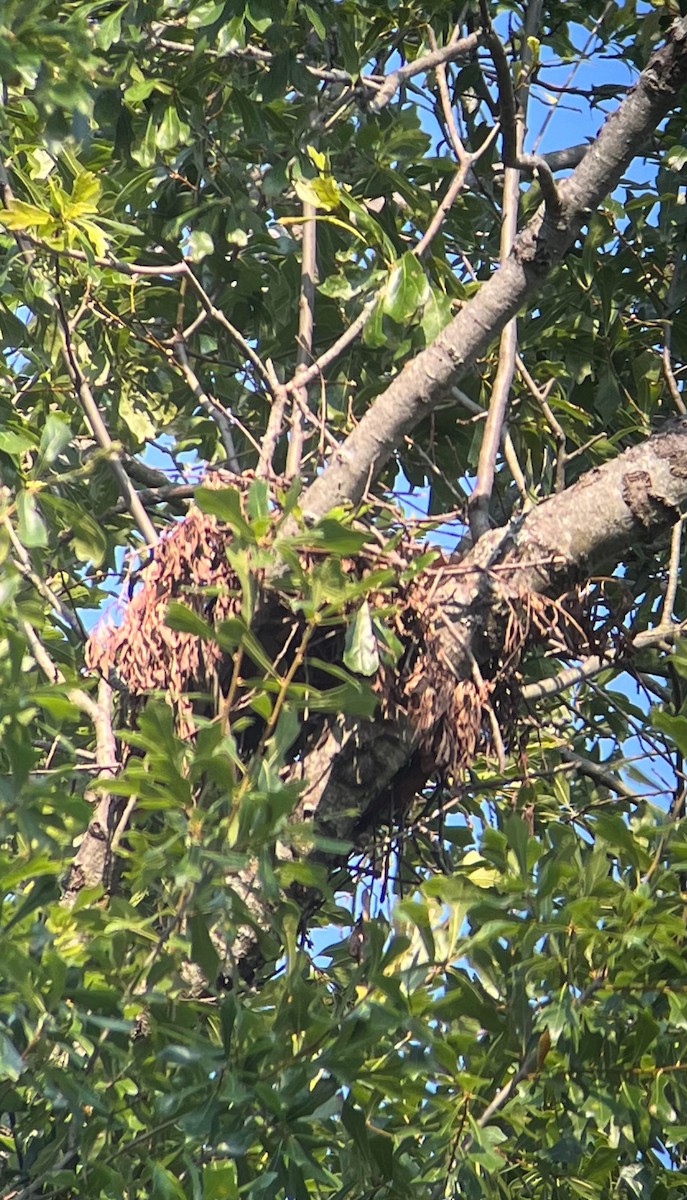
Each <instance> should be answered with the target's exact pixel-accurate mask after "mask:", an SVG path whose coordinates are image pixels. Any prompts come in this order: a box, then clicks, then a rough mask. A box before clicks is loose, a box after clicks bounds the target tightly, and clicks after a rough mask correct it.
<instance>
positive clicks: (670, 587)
mask: <svg viewBox="0 0 687 1200" xmlns="http://www.w3.org/2000/svg"><path fill="white" fill-rule="evenodd" d="M681 543H682V517H681V518H680V520H679V521H676V522H675V524H674V525H673V532H672V534H671V538H670V562H669V565H668V582H667V585H666V594H665V599H664V601H663V611H662V613H661V624H662V625H671V624H672V621H673V618H674V616H675V597H676V596H677V585H678V581H679V578H680V548H681Z"/></svg>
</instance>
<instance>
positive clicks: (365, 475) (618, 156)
mask: <svg viewBox="0 0 687 1200" xmlns="http://www.w3.org/2000/svg"><path fill="white" fill-rule="evenodd" d="M686 82H687V18H685V19H682V20H680V21H678V22H676V23H675V24H674V26H673V28H672V30H671V32H670V35H669V38H668V41H667V43H666V45H665V46H664V47H663V48H662V49H661V50H659V51H658V52H657V53H656V54H654V55H653V56H652V58H651V59H650V61H649V63H648V65H647V66H646V68H645V69H644V71H643V72H642V74H641V75H640V77H639V80H638V81H637V84H636V86H635V87H634V89H633V90H632V91H631V92H630V93H629V94H628V96H627V97H626V99H625V100H624V101H623V103H622V104H621V106H620V108H619V109H618V111H617V112H616V113H615V114H614V115H613V116H611V117H609V119H608V120H607V121H606V124H605V125H604V126H603V128H602V130H601V132H600V133H599V136H598V138H597V139H596V141H595V142H593V143H592V144H591V145H590V147H589V150H588V151H587V153H586V155H585V157H584V158H583V160H582V162H581V163H580V164H579V166H578V167H577V169H576V170H575V171H574V173H573V174H572V175H571V176H570V177H569V178H568V179H566V180H564V181H563V182H562V183H561V184H560V186H559V196H560V203H561V212H560V215H559V217H558V219H556V220H554V219H552V217H551V214H550V213H548V212H546V211H545V210H543V209H540V210H539V212H538V213H537V214H536V215H535V217H534V218H533V219H532V221H530V223H529V224H528V225H527V226H526V228H525V229H524V230H523V231H522V232H521V233H520V234H519V235H518V237H517V238H516V241H515V245H514V247H513V251H512V254H511V255H510V257H509V258H508V260H507V262H506V263H504V265H503V266H502V267H501V268H500V269H499V270H498V271H496V272H495V273H494V274H493V275H492V277H491V278H490V279H489V280H488V281H487V283H485V284H484V285H483V287H482V288H481V289H480V291H479V292H478V293H477V295H476V296H475V297H474V298H473V299H472V300H471V301H470V302H469V303H468V304H466V305H465V307H464V308H463V309H462V310H461V311H460V312H459V313H458V315H457V316H456V317H454V319H453V320H452V321H451V322H450V323H449V325H447V327H446V328H445V329H444V330H443V331H442V333H441V334H440V335H439V337H438V338H436V340H435V341H434V342H433V343H432V345H431V346H429V347H428V348H427V349H426V350H424V351H422V353H420V354H418V355H417V356H416V357H415V358H414V359H413V360H412V361H411V362H409V363H408V364H407V365H406V366H405V367H404V369H403V370H402V371H401V372H400V373H399V375H397V376H396V378H395V379H394V380H393V382H392V383H391V384H390V386H389V387H388V388H387V389H386V391H385V392H383V393H382V394H381V395H380V396H379V397H378V398H377V400H376V401H375V403H374V404H373V405H372V407H371V408H370V409H369V410H368V412H367V413H366V414H365V416H364V417H363V418H362V420H361V421H360V423H359V424H358V426H357V427H356V429H355V430H354V431H353V432H352V433H351V434H350V436H349V437H348V438H347V439H346V441H345V442H344V443H343V445H342V446H341V447H340V449H339V450H338V451H337V452H336V453H335V454H333V455H332V458H331V459H330V462H329V465H328V467H327V468H326V470H325V471H323V473H322V475H320V476H319V478H318V479H317V480H316V481H315V482H314V483H313V484H312V486H311V487H310V488H309V489H308V492H307V493H306V495H305V497H304V500H303V510H304V512H305V513H306V514H307V516H308V517H309V518H310V519H317V518H318V517H320V516H322V515H323V513H325V512H327V511H328V510H329V509H330V508H331V507H332V506H333V505H335V504H340V503H342V502H345V501H347V500H348V501H350V502H351V503H353V504H357V503H358V502H359V501H360V499H361V497H362V496H363V494H364V492H365V488H366V487H367V486H368V483H369V480H370V479H371V478H374V477H375V476H376V475H377V474H378V473H379V472H380V471H381V470H382V468H383V467H384V465H385V464H386V463H387V461H388V460H389V458H390V456H391V455H392V453H393V452H394V450H395V449H396V447H397V446H398V445H400V443H401V440H402V438H403V437H404V436H405V434H407V433H410V432H411V431H412V430H413V429H414V428H415V426H416V425H417V424H418V423H419V422H420V421H421V420H423V418H424V417H426V416H428V415H429V413H430V412H432V411H433V409H434V408H436V407H437V406H438V405H439V404H440V403H442V402H443V401H444V400H445V398H446V393H447V390H448V388H449V386H450V385H451V384H452V383H455V382H457V380H458V379H460V378H461V377H462V376H463V375H466V374H467V373H468V372H469V371H470V370H471V369H472V367H473V366H474V364H475V362H476V360H477V359H478V358H479V356H480V355H482V354H484V353H486V351H487V349H488V348H489V346H490V345H491V343H492V342H493V340H494V338H495V337H497V336H498V335H499V333H500V332H501V330H502V329H503V328H504V326H505V325H506V323H507V322H508V321H509V320H511V319H512V318H513V317H515V316H516V315H517V313H518V312H519V311H520V309H521V308H522V307H523V305H524V304H525V303H526V302H527V301H528V300H530V299H531V298H532V297H534V296H535V295H536V294H537V293H538V291H539V290H540V289H541V286H542V284H543V282H544V280H545V279H546V278H547V276H548V275H549V274H550V272H551V270H552V268H553V267H554V266H555V265H556V264H557V263H559V262H560V261H561V259H562V257H563V255H564V254H565V252H566V250H567V249H568V247H569V246H570V245H572V243H573V241H574V240H575V238H576V237H577V236H578V234H579V232H580V229H581V228H582V226H583V225H584V223H585V221H586V220H587V219H588V216H589V213H590V212H592V211H594V209H595V208H596V207H597V206H598V205H599V204H600V202H601V200H602V199H603V198H604V196H605V195H607V194H608V192H609V191H612V189H613V188H614V187H615V186H616V184H617V183H618V181H619V180H620V179H621V177H622V174H623V172H624V171H625V169H626V168H627V166H628V165H629V163H630V162H631V161H632V159H633V157H634V155H635V154H636V152H637V147H638V146H642V145H643V144H644V143H645V141H646V139H647V138H648V137H649V135H650V134H651V133H652V132H653V131H654V130H655V129H656V127H657V125H658V124H659V122H660V121H661V120H662V118H663V117H664V116H665V115H666V113H667V112H669V110H670V109H671V107H673V105H674V104H675V103H676V101H677V98H678V94H679V91H680V89H681V88H682V87H683V85H684V84H685V83H686Z"/></svg>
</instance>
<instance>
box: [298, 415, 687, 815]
mask: <svg viewBox="0 0 687 1200" xmlns="http://www.w3.org/2000/svg"><path fill="white" fill-rule="evenodd" d="M686 506H687V418H685V419H677V420H675V421H671V422H670V424H669V425H668V426H666V428H665V429H664V430H662V431H661V432H659V433H656V434H655V435H654V436H653V437H651V438H649V439H648V440H647V441H646V442H644V443H642V444H641V445H639V446H634V447H632V448H631V449H629V450H626V451H625V452H624V453H623V454H621V455H619V457H618V458H617V459H614V460H613V461H611V462H609V463H606V464H604V466H602V467H599V468H597V469H596V470H593V471H590V472H588V474H586V475H583V476H582V478H581V479H580V480H579V481H578V482H577V483H576V484H574V485H573V486H572V487H570V488H568V489H567V491H565V492H562V493H561V494H559V495H556V496H552V497H551V498H550V499H548V500H545V501H544V502H543V503H542V504H540V505H539V506H538V507H537V508H535V509H533V510H532V511H531V512H530V513H528V515H527V516H526V517H524V518H522V519H516V520H514V521H513V522H511V523H510V524H509V525H508V526H506V527H505V528H503V529H496V530H493V531H491V532H490V533H488V534H486V535H485V537H483V538H482V539H481V540H480V541H479V542H478V543H477V545H476V546H475V547H474V549H473V550H471V551H470V552H469V553H468V554H466V555H465V557H464V558H463V559H462V560H461V561H460V563H459V564H457V565H456V566H452V567H450V568H449V569H447V570H446V572H445V574H444V577H443V579H442V580H440V582H439V584H438V586H437V587H436V589H434V594H433V599H432V605H433V620H434V621H435V623H436V632H437V637H438V640H439V643H440V650H441V652H442V654H443V655H444V657H445V660H446V661H447V663H449V664H450V666H451V668H452V670H453V673H454V677H455V678H456V680H461V679H463V680H470V679H471V678H472V674H473V669H474V666H473V664H474V663H477V666H478V667H480V668H481V667H483V666H484V665H485V664H487V663H489V662H491V661H494V660H496V659H498V658H499V656H500V653H501V650H502V639H503V633H504V628H505V624H506V621H507V619H508V613H509V611H510V610H511V605H512V602H513V600H514V599H515V598H516V597H521V596H522V595H523V594H526V593H535V594H538V595H552V596H554V595H557V594H560V593H561V592H563V591H565V590H566V589H567V588H569V587H570V586H572V585H573V584H575V583H578V582H580V581H582V580H585V579H587V578H589V577H590V575H593V574H594V573H595V572H603V573H604V574H610V573H611V572H612V571H613V569H614V568H615V567H616V566H617V564H618V563H619V562H620V561H621V560H623V559H624V558H627V556H628V551H631V548H632V547H633V546H634V545H636V544H637V543H641V542H651V541H654V540H655V539H656V538H657V537H658V536H660V535H661V534H663V533H665V532H667V530H669V529H670V527H671V526H672V525H674V523H675V522H676V521H677V520H678V519H679V517H680V514H681V512H684V510H685V507H686ZM376 738H379V739H380V745H379V746H378V747H375V746H374V742H375V739H376ZM327 739H329V740H328V741H327ZM356 739H358V741H357V742H356ZM356 745H359V747H360V752H359V753H358V754H356V753H355V749H356ZM415 745H416V740H415V738H414V737H413V735H412V733H411V732H410V731H409V729H408V727H407V726H404V725H403V724H402V723H397V724H393V723H391V722H382V723H379V724H377V723H375V724H373V725H372V726H369V727H367V731H366V729H365V727H360V728H359V730H358V732H357V733H356V731H355V730H354V729H352V728H351V727H350V726H348V727H347V728H346V731H345V735H344V734H343V733H338V732H337V731H336V730H335V729H334V728H332V729H330V730H328V731H327V733H326V734H325V735H323V738H322V741H321V743H320V744H318V746H317V747H316V748H315V749H314V750H313V751H312V752H311V754H310V755H309V756H308V758H306V759H305V761H304V762H303V763H302V764H301V766H300V768H299V769H300V770H301V771H302V773H303V777H304V778H305V779H307V780H308V781H309V783H308V787H307V790H306V792H305V793H304V797H303V801H302V804H303V808H304V811H303V812H302V814H301V815H304V816H305V815H307V816H309V817H314V818H315V820H316V823H317V825H318V827H319V826H320V825H321V826H322V827H323V829H324V831H326V832H334V831H335V832H336V835H337V836H339V837H343V838H347V837H348V838H350V837H352V836H354V833H355V830H356V829H357V828H358V827H359V826H360V825H361V823H364V822H365V821H366V820H367V821H368V823H369V820H370V818H371V817H372V815H373V814H374V813H378V814H379V817H380V819H382V820H384V819H385V818H386V816H387V815H388V805H385V804H381V803H380V802H381V800H382V798H383V797H388V796H391V798H392V799H393V794H394V791H396V792H397V793H398V794H399V795H400V794H401V793H402V792H403V791H404V790H405V789H404V786H403V773H404V771H406V770H407V769H408V763H409V760H410V759H411V756H412V754H413V751H414V749H415ZM344 751H345V752H344ZM306 808H307V812H306V811H305V809H306Z"/></svg>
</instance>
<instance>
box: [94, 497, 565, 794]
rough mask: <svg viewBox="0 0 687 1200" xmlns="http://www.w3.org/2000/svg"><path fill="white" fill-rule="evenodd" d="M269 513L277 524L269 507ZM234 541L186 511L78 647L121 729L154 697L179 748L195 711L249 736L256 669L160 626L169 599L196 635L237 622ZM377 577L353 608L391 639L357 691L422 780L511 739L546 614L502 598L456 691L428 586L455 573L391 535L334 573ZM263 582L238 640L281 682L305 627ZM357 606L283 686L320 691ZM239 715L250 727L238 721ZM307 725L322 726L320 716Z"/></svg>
mask: <svg viewBox="0 0 687 1200" xmlns="http://www.w3.org/2000/svg"><path fill="white" fill-rule="evenodd" d="M250 483H251V480H250V479H246V478H242V479H234V480H233V487H234V488H235V489H236V491H237V492H238V495H239V497H240V506H241V509H242V511H243V512H244V515H245V513H246V509H245V503H246V497H247V494H248V489H249V487H250ZM204 486H206V487H224V486H226V481H225V479H224V478H223V477H220V476H217V477H213V476H209V477H208V478H206V480H205V481H204ZM274 514H275V516H276V515H278V504H277V502H274ZM233 537H234V535H233V532H232V528H231V527H230V525H228V524H225V523H223V521H221V520H220V519H218V517H216V516H214V515H212V514H210V513H208V512H205V511H203V510H202V509H201V508H200V507H198V506H196V505H192V506H191V507H190V509H189V511H188V513H187V515H186V516H185V517H184V518H183V519H182V520H180V521H179V522H178V523H177V524H175V525H173V526H171V527H170V528H169V529H168V530H166V532H165V533H164V534H163V535H162V536H161V537H160V539H159V541H158V543H157V545H156V546H155V547H154V549H153V550H152V552H151V554H150V559H149V561H148V562H147V564H146V565H145V566H144V567H143V568H142V569H141V570H140V572H139V574H138V577H137V582H136V584H135V589H136V590H134V591H133V594H132V595H131V596H130V598H129V599H128V600H127V601H126V602H125V603H124V604H123V605H121V606H120V612H119V620H114V619H112V617H110V618H109V619H108V620H107V621H106V622H104V623H101V624H100V625H99V626H98V627H97V628H96V630H95V631H94V632H93V634H92V635H91V638H90V641H89V644H88V647H87V665H88V666H89V667H90V669H92V670H93V671H96V672H98V673H100V674H102V675H104V676H105V677H106V678H111V679H115V680H116V681H117V686H118V688H119V690H120V692H123V693H124V695H126V696H127V698H128V719H129V721H130V722H131V723H135V719H136V714H137V712H138V711H140V708H141V706H142V704H143V703H144V702H145V698H146V697H148V696H150V695H151V693H158V694H159V693H163V694H164V695H165V697H166V699H167V700H168V702H169V703H170V705H171V706H172V708H173V710H174V712H175V716H176V723H177V729H178V732H179V735H180V736H182V737H191V736H193V734H194V732H195V728H196V718H197V716H198V714H199V711H203V713H204V715H207V714H208V711H209V713H210V715H212V713H213V712H214V713H218V712H219V711H220V709H222V710H223V712H224V713H225V715H226V717H227V719H228V721H229V724H230V725H231V723H232V721H233V720H235V719H236V718H237V717H238V716H242V717H243V718H244V720H243V722H242V724H243V725H244V726H245V725H246V724H247V723H248V724H251V723H252V725H253V727H254V728H255V727H256V726H258V725H259V722H260V717H259V716H258V715H257V714H256V711H255V710H256V707H258V706H255V705H254V704H253V705H252V704H251V702H252V701H253V700H254V699H255V694H256V688H257V689H258V690H259V683H258V684H256V676H259V674H260V671H259V668H258V665H257V664H256V661H255V658H253V659H252V660H251V657H250V654H247V655H243V659H242V661H240V660H237V657H236V654H235V653H233V654H232V653H231V651H227V650H226V649H223V648H222V646H221V645H220V643H219V641H217V640H214V638H213V637H212V636H199V634H198V633H197V632H194V631H190V630H189V629H188V627H187V628H175V627H172V625H171V624H170V623H168V620H167V617H168V610H169V605H170V602H171V601H174V600H177V601H181V602H183V604H184V605H185V606H186V608H188V609H189V610H191V613H193V614H195V615H196V617H198V618H200V619H201V620H202V621H203V622H207V623H209V626H210V629H211V628H212V626H213V625H214V626H215V627H216V626H217V625H218V624H219V623H221V622H224V621H227V620H229V619H230V618H235V617H238V616H239V614H240V612H241V608H242V596H243V590H242V580H241V579H240V578H239V575H238V573H237V570H236V569H235V567H234V566H233V565H232V561H231V557H232V556H231V555H229V554H228V548H230V547H231V546H232V544H233ZM302 546H303V539H299V542H298V550H297V557H298V561H299V564H300V568H301V570H302V571H304V572H306V573H307V572H308V571H311V570H313V569H314V568H315V567H316V566H317V564H318V563H320V564H321V563H322V560H323V558H324V557H326V555H327V551H326V549H323V548H321V547H319V546H313V547H307V548H302ZM428 560H429V561H428ZM390 564H391V565H392V566H393V579H392V581H391V582H390V583H388V584H387V583H385V584H384V586H381V587H379V588H375V587H374V586H373V587H372V588H371V590H370V592H369V593H368V594H367V596H366V599H367V603H368V605H369V607H370V611H371V612H372V613H373V614H374V615H375V622H376V625H377V628H379V621H381V622H383V623H384V625H385V627H386V629H387V630H388V631H389V633H390V634H392V635H393V636H392V637H391V638H390V639H387V640H386V643H385V645H382V644H381V643H378V644H379V647H380V654H379V656H378V664H377V667H376V670H375V671H374V673H373V675H372V676H371V677H370V678H369V680H368V682H369V684H370V685H371V687H372V689H373V691H374V692H375V693H376V695H377V697H378V701H379V706H380V709H381V713H382V715H383V716H384V717H386V718H388V719H390V720H394V721H398V720H401V721H403V722H405V723H406V724H408V725H409V726H410V727H411V729H412V731H413V734H414V741H415V744H416V746H417V747H418V752H419V755H420V761H421V762H422V764H423V766H425V767H426V769H427V773H428V774H430V773H434V772H435V771H438V772H439V773H441V774H449V773H451V774H453V773H455V772H456V771H457V770H458V769H459V768H461V767H464V766H466V765H468V764H470V763H471V762H472V761H473V760H474V758H475V756H476V755H477V753H478V752H479V751H480V749H484V748H485V747H487V746H488V745H489V744H491V743H493V740H494V732H495V728H496V725H495V723H496V724H497V725H498V726H499V728H501V729H506V730H507V731H512V729H513V727H514V708H515V699H514V690H513V685H512V681H513V673H514V669H515V666H516V665H517V664H518V662H519V660H520V658H521V655H522V652H523V649H524V647H525V646H526V645H527V644H528V643H531V641H532V640H533V638H539V639H540V638H542V637H543V636H544V635H545V633H546V631H548V630H549V629H550V627H551V611H550V610H551V604H552V602H551V601H547V600H545V599H542V598H541V597H537V596H534V595H530V594H528V595H527V596H521V597H519V598H515V599H514V598H513V597H511V598H510V599H509V606H510V611H509V614H508V617H507V619H506V621H505V633H504V640H503V644H502V648H501V651H500V653H499V655H498V656H497V658H496V659H495V660H494V661H493V662H492V663H491V665H490V667H489V670H488V671H487V672H484V671H483V672H482V673H481V674H480V672H479V671H478V672H477V674H476V675H475V676H474V677H472V678H467V679H464V678H457V676H456V672H455V669H454V668H453V667H452V665H451V662H450V659H449V657H447V653H446V636H445V632H443V631H442V623H441V621H440V620H438V619H437V603H438V602H437V600H436V599H435V597H436V594H437V590H438V589H437V584H438V582H439V581H440V580H441V579H442V578H445V573H446V572H450V571H451V570H454V569H455V565H454V564H452V563H451V562H450V560H449V559H447V558H446V556H444V555H443V554H442V553H441V552H439V551H433V552H432V553H430V554H428V550H427V546H426V544H422V542H420V541H419V540H418V538H417V536H413V535H412V533H411V532H409V531H408V530H405V531H404V529H403V527H402V526H401V525H399V528H398V530H397V531H396V535H395V537H394V539H393V550H392V551H391V552H389V550H388V548H386V547H385V546H384V545H378V544H376V543H375V542H374V540H373V539H372V538H370V541H369V542H366V543H365V544H364V545H363V547H362V548H361V549H360V551H359V552H358V553H356V554H355V555H353V556H351V557H349V558H344V559H342V560H341V570H342V573H343V574H344V575H345V576H346V577H348V578H351V577H357V578H358V579H359V580H361V581H362V580H364V579H365V578H366V577H367V576H370V575H371V573H372V572H375V573H376V572H378V571H379V569H380V567H389V565H390ZM267 574H268V573H267V571H266V570H265V568H264V566H263V567H260V568H258V569H257V570H256V571H255V573H254V580H253V582H254V584H255V588H256V591H257V595H258V604H257V607H256V614H257V615H256V618H255V620H254V622H253V624H252V626H251V634H254V635H255V637H257V639H258V640H259V642H260V645H261V647H262V650H263V652H264V655H265V656H267V657H268V658H269V659H270V660H271V661H272V662H274V663H275V668H274V670H275V675H276V677H277V678H282V679H283V678H284V677H285V676H286V675H287V674H288V673H289V670H290V667H291V665H292V663H293V655H294V653H295V651H296V647H298V646H299V645H300V644H301V637H300V634H301V633H302V629H303V625H304V617H303V615H302V612H301V611H300V606H299V605H298V604H297V603H295V604H294V595H293V593H292V592H289V591H288V590H287V591H285V590H283V589H282V587H281V584H280V582H279V581H277V584H276V587H275V586H273V585H272V584H271V583H270V581H269V579H268V578H267ZM244 582H245V581H244ZM129 590H130V591H131V588H130V589H129ZM359 606H360V599H359V598H358V599H357V600H355V601H352V602H351V603H350V604H348V605H346V606H345V609H344V611H343V612H342V613H341V620H340V623H339V624H338V625H336V626H334V627H333V628H332V626H331V625H330V626H328V627H327V628H326V629H323V630H322V631H321V632H320V633H318V634H317V635H316V636H315V637H314V638H312V639H311V641H310V642H309V645H308V655H309V657H312V659H313V660H316V661H317V663H318V664H320V666H319V667H314V668H313V669H311V670H310V671H308V664H307V661H306V662H304V663H303V665H302V666H301V667H299V671H298V673H297V674H295V675H293V676H292V680H295V681H298V680H300V681H305V682H306V683H307V682H310V683H321V682H322V674H321V664H322V663H323V662H324V663H325V664H326V663H330V664H332V665H335V666H336V669H337V671H340V670H341V663H342V659H343V653H344V647H345V639H346V629H347V626H349V625H350V622H351V621H352V619H353V617H354V614H355V611H356V609H357V608H359ZM175 624H176V623H175ZM390 644H394V645H395V646H396V653H390V652H389V649H388V647H389V645H390ZM227 702H228V708H227ZM199 706H200V707H199ZM249 712H250V717H251V720H250V721H249V722H246V720H245V718H246V714H247V713H249ZM309 719H310V720H312V719H315V718H309ZM317 719H318V720H319V721H320V722H321V721H322V720H323V719H325V718H324V717H323V716H322V715H320V716H319V718H317ZM498 736H499V737H501V738H502V741H510V740H511V738H510V734H509V733H508V732H507V733H506V734H505V737H504V736H503V735H501V734H499V735H498ZM255 744H256V741H255V738H254V737H253V738H252V739H251V737H250V736H248V737H247V738H246V737H244V742H243V748H244V751H246V752H249V751H250V749H251V746H254V745H255Z"/></svg>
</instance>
